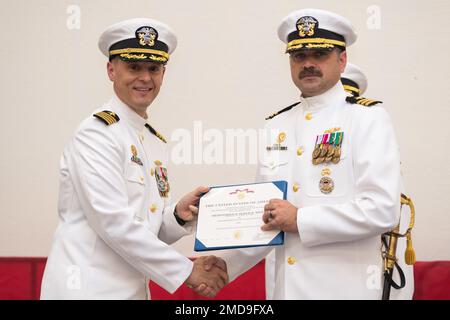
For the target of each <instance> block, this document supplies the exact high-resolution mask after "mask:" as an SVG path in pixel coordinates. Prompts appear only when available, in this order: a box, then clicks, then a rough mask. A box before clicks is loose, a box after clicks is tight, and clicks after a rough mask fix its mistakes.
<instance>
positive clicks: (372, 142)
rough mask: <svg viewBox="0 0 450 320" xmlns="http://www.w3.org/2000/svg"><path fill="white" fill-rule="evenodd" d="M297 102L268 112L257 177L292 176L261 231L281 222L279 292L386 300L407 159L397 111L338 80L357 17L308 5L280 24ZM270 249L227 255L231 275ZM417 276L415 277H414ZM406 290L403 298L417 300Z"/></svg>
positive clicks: (283, 294) (285, 295)
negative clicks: (390, 235)
mask: <svg viewBox="0 0 450 320" xmlns="http://www.w3.org/2000/svg"><path fill="white" fill-rule="evenodd" d="M278 35H279V37H280V39H281V40H282V41H283V42H285V43H286V44H287V48H286V52H287V53H288V54H289V61H290V67H291V76H292V80H293V82H294V84H295V85H296V86H297V87H298V89H299V90H300V92H301V96H300V101H299V102H297V103H295V104H293V105H291V106H289V107H286V108H284V109H282V110H280V111H279V112H277V113H275V114H273V115H272V116H270V117H268V118H267V120H268V122H267V124H266V129H267V131H268V132H269V136H270V139H269V141H268V142H267V143H266V145H265V146H263V148H264V151H263V155H262V157H261V159H260V163H259V168H258V169H259V180H261V181H272V180H286V181H288V184H289V191H288V195H287V200H279V199H278V200H277V199H274V200H271V201H270V203H269V204H268V205H266V207H265V213H264V215H263V223H264V225H263V226H262V229H263V230H272V229H277V230H283V231H284V232H285V242H284V245H282V246H279V247H276V249H275V255H276V266H275V288H274V299H381V295H382V285H383V277H382V274H383V271H384V269H383V259H382V256H381V250H380V248H381V240H380V235H381V234H383V233H384V232H387V231H389V230H391V229H392V228H394V226H396V225H397V223H398V221H399V215H400V214H399V213H400V168H399V165H400V160H399V151H398V146H397V140H396V137H395V132H394V128H393V126H392V123H391V120H390V117H389V115H388V113H387V112H386V110H385V109H384V108H383V107H382V106H380V105H379V104H378V101H374V100H370V99H364V100H362V99H357V98H355V97H349V95H348V93H347V92H346V91H345V90H344V88H343V85H342V83H341V82H340V78H341V74H342V72H343V71H344V69H345V66H346V62H347V52H346V47H347V46H349V45H351V44H352V43H354V42H355V40H356V34H355V32H354V30H353V27H352V25H351V23H350V22H349V21H348V20H347V19H345V18H343V17H341V16H339V15H337V14H334V13H332V12H328V11H323V10H317V9H303V10H299V11H295V12H293V13H291V14H290V15H288V16H287V17H286V18H285V19H283V21H282V23H281V25H280V26H279V28H278ZM270 250H272V248H271V247H267V248H253V249H246V250H239V251H237V250H236V251H235V252H233V253H230V254H226V255H223V258H224V259H225V261H226V262H227V265H228V271H229V275H230V279H235V278H236V277H237V276H238V275H239V274H241V273H242V272H244V271H245V270H247V269H248V268H249V267H251V266H253V265H255V264H256V263H257V262H258V261H260V260H261V259H262V258H263V257H264V256H265V255H267V254H268V253H269V252H270ZM407 281H412V279H407ZM411 295H412V291H409V290H402V291H400V294H399V295H397V297H400V298H411Z"/></svg>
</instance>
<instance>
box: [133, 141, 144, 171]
mask: <svg viewBox="0 0 450 320" xmlns="http://www.w3.org/2000/svg"><path fill="white" fill-rule="evenodd" d="M131 154H132V156H131V161H133V162H134V163H137V164H138V165H140V166H143V165H144V164H143V163H142V160H141V159H140V158H139V157H138V153H137V149H136V146H135V145H134V144H132V145H131Z"/></svg>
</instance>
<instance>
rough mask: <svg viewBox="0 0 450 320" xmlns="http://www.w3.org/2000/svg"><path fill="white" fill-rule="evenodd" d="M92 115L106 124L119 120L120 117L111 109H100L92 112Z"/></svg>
mask: <svg viewBox="0 0 450 320" xmlns="http://www.w3.org/2000/svg"><path fill="white" fill-rule="evenodd" d="M94 117H96V118H98V119H100V120H102V121H103V123H105V124H106V125H107V126H109V125H111V124H113V123H116V122H119V120H120V118H119V116H118V115H117V114H115V113H114V112H112V111H108V110H104V111H100V112H97V113H95V114H94Z"/></svg>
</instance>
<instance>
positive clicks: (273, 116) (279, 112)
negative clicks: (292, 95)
mask: <svg viewBox="0 0 450 320" xmlns="http://www.w3.org/2000/svg"><path fill="white" fill-rule="evenodd" d="M299 103H300V102H296V103H294V104H291V105H290V106H288V107H286V108H284V109H282V110H280V111H278V112H275V113H274V114H272V115H270V116H268V117H267V118H266V120H270V119H273V118H275V117H276V116H278V115H279V114H282V113H283V112H286V111H289V110H291V109H292V108H293V107H295V106H296V105H298V104H299Z"/></svg>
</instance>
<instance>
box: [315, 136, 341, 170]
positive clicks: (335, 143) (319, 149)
mask: <svg viewBox="0 0 450 320" xmlns="http://www.w3.org/2000/svg"><path fill="white" fill-rule="evenodd" d="M339 129H340V128H334V129H330V130H327V131H325V133H324V134H319V135H317V137H316V144H315V146H314V150H313V153H312V163H313V164H314V165H318V164H321V163H325V164H326V163H330V162H332V163H334V164H337V163H339V161H340V160H341V146H342V141H343V139H344V132H342V131H338V130H339Z"/></svg>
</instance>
